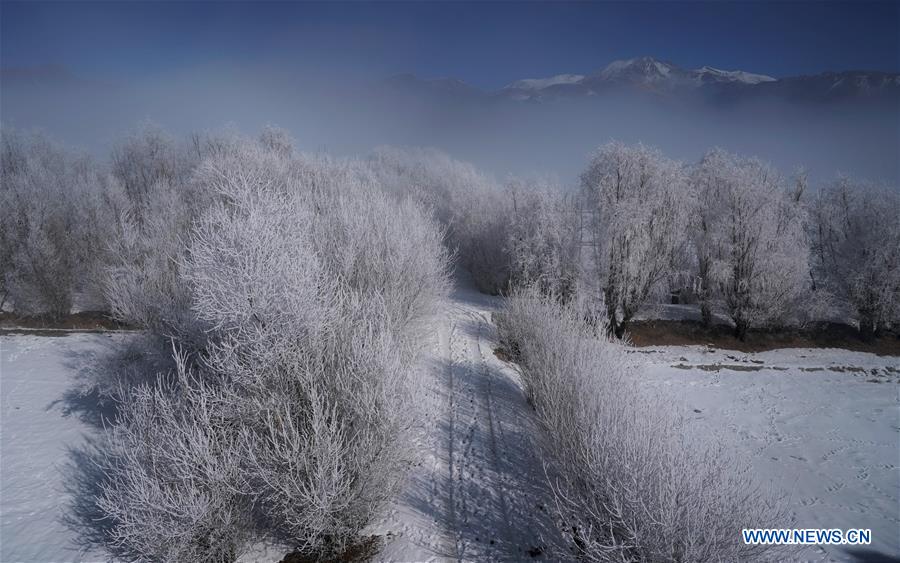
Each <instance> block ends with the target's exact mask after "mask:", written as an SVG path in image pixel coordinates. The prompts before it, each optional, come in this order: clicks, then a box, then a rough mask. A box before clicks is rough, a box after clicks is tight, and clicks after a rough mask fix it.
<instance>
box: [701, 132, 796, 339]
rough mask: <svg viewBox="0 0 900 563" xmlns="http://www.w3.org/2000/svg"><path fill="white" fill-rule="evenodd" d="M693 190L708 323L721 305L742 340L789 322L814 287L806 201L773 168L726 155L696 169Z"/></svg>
mask: <svg viewBox="0 0 900 563" xmlns="http://www.w3.org/2000/svg"><path fill="white" fill-rule="evenodd" d="M691 185H692V195H693V198H692V201H693V209H692V212H691V220H692V221H691V227H692V229H691V237H692V241H693V244H694V247H695V252H696V257H697V275H698V278H699V283H698V286H699V295H700V299H701V303H702V308H703V316H704V320H706V321H707V322H708V321H709V318H710V309H711V305H712V303H713V301H714V300H717V299H720V300H721V301H722V302H723V304H724V307H725V310H726V311H727V313H728V315H729V316H730V317H731V320H732V321H733V322H734V324H735V333H736V335H737V336H738V337H739V338H744V337H745V335H746V333H747V330H748V329H749V328H751V327H760V326H766V325H770V324H772V323H782V322H786V321H788V320H789V318H790V315H791V313H792V308H793V306H794V305H795V304H796V302H797V300H798V299H799V298H800V297H801V295H802V294H803V292H804V291H805V290H806V288H807V284H808V280H809V261H808V246H807V242H806V237H805V235H804V232H803V221H804V218H803V210H802V208H801V206H800V205H799V203H798V202H797V199H799V198H796V197H792V194H791V193H789V192H788V191H787V190H786V189H785V188H784V186H783V181H782V178H781V177H780V176H779V175H778V173H777V172H776V171H775V170H774V169H772V168H771V167H770V166H768V165H767V164H765V163H763V162H761V161H759V160H756V159H747V158H741V157H739V156H736V155H733V154H729V153H727V152H725V151H722V150H719V149H715V150H712V151H710V152H709V153H707V154H706V155H705V156H704V158H703V159H702V161H701V162H700V163H699V164H698V165H697V166H696V167H695V168H694V170H693V171H692V174H691ZM795 193H796V192H795Z"/></svg>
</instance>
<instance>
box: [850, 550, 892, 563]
mask: <svg viewBox="0 0 900 563" xmlns="http://www.w3.org/2000/svg"><path fill="white" fill-rule="evenodd" d="M844 553H846V554H847V555H848V556H849V557H850V560H851V561H853V562H854V563H900V557H897V556H895V555H888V554H887V553H882V552H880V551H877V550H875V549H869V548H866V547H858V548H847V549H845V550H844Z"/></svg>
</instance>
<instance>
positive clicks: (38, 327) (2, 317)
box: [0, 311, 136, 335]
mask: <svg viewBox="0 0 900 563" xmlns="http://www.w3.org/2000/svg"><path fill="white" fill-rule="evenodd" d="M135 328H136V327H133V326H129V325H126V324H123V323H120V322H118V321H116V320H115V319H113V318H112V317H111V316H110V315H109V313H106V312H103V311H81V312H79V313H72V314H69V315H65V316H63V317H59V318H53V317H50V316H45V315H38V316H28V315H18V314H16V313H9V312H5V313H0V334H11V333H16V332H26V331H27V332H28V334H37V335H42V334H44V332H45V331H47V332H49V331H60V330H77V331H83V332H94V331H105V330H134V329H135Z"/></svg>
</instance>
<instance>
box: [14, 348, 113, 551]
mask: <svg viewBox="0 0 900 563" xmlns="http://www.w3.org/2000/svg"><path fill="white" fill-rule="evenodd" d="M61 334H63V335H64V336H59V337H50V336H37V335H30V334H17V335H0V409H2V412H0V561H3V562H4V563H8V562H14V561H25V562H41V563H44V562H48V561H76V560H78V561H101V560H103V557H102V554H81V553H80V551H79V550H78V548H77V546H76V545H75V543H74V541H73V534H72V533H71V532H70V531H69V530H68V529H67V528H66V527H65V525H64V524H63V523H62V522H61V520H60V518H61V517H62V515H63V512H64V508H65V505H66V504H67V503H68V499H69V497H68V495H67V493H66V490H65V482H64V481H65V480H64V477H63V475H64V472H65V465H66V464H67V463H68V461H69V459H68V455H67V452H68V449H69V448H71V447H75V446H78V445H79V444H82V443H83V441H84V439H85V437H87V436H90V435H91V434H92V433H93V432H96V426H95V425H94V424H93V423H92V422H90V421H89V420H83V419H82V417H81V416H80V413H81V412H84V411H83V410H82V409H81V408H80V407H81V406H84V407H90V406H91V405H84V404H79V403H78V402H77V401H75V400H73V399H69V398H67V397H68V396H67V392H68V391H70V390H71V389H72V387H73V385H74V383H75V375H76V374H77V372H78V369H79V366H82V365H84V364H85V363H86V362H90V361H91V358H92V357H94V356H95V355H96V354H100V353H103V352H104V351H105V350H106V349H108V347H109V346H110V345H111V344H112V343H114V342H115V341H116V340H118V339H120V338H123V337H127V336H124V335H113V334H98V333H75V332H72V333H61Z"/></svg>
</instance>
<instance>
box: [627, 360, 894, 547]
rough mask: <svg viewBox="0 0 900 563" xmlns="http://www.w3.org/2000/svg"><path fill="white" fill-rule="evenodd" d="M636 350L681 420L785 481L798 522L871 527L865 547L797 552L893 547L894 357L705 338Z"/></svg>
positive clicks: (772, 479)
mask: <svg viewBox="0 0 900 563" xmlns="http://www.w3.org/2000/svg"><path fill="white" fill-rule="evenodd" d="M632 353H634V354H639V355H640V357H641V359H644V360H646V363H647V365H646V369H645V370H644V373H645V377H646V380H647V384H648V385H650V386H653V387H655V388H657V389H659V390H661V391H662V392H663V393H664V394H665V395H666V396H668V397H671V398H672V399H673V400H681V401H683V405H682V406H683V412H684V415H685V417H686V418H687V419H688V420H689V424H688V428H692V429H695V430H696V431H698V432H704V433H720V434H721V435H722V436H723V438H724V439H725V440H726V441H727V443H729V444H733V445H734V447H735V448H737V450H738V451H740V452H743V453H744V454H746V455H747V456H748V457H749V459H750V460H751V462H752V464H753V467H754V470H755V473H756V475H757V476H758V478H759V480H760V481H761V483H762V484H763V485H765V486H769V485H771V486H774V487H777V489H778V490H781V491H783V493H784V495H785V498H786V499H787V502H788V503H789V505H790V507H791V508H792V509H793V511H794V513H795V514H796V518H797V520H796V526H795V527H798V528H844V529H846V528H870V529H871V530H872V545H871V546H869V548H868V549H857V550H845V549H843V548H840V547H829V548H828V549H827V551H826V550H823V549H820V548H810V549H807V550H806V551H804V552H802V553H801V557H802V558H803V559H804V560H822V559H827V558H831V559H836V560H861V561H862V560H888V559H877V556H888V557H900V499H898V495H900V357H895V356H893V357H892V356H881V357H879V356H876V355H873V354H867V353H861V352H848V351H846V350H836V349H802V348H797V349H786V350H773V351H770V352H761V353H755V354H748V353H741V352H730V351H727V350H711V349H708V348H704V347H702V346H670V347H658V348H639V349H634V350H632ZM679 404H681V403H679ZM869 558H874V559H869Z"/></svg>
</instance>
